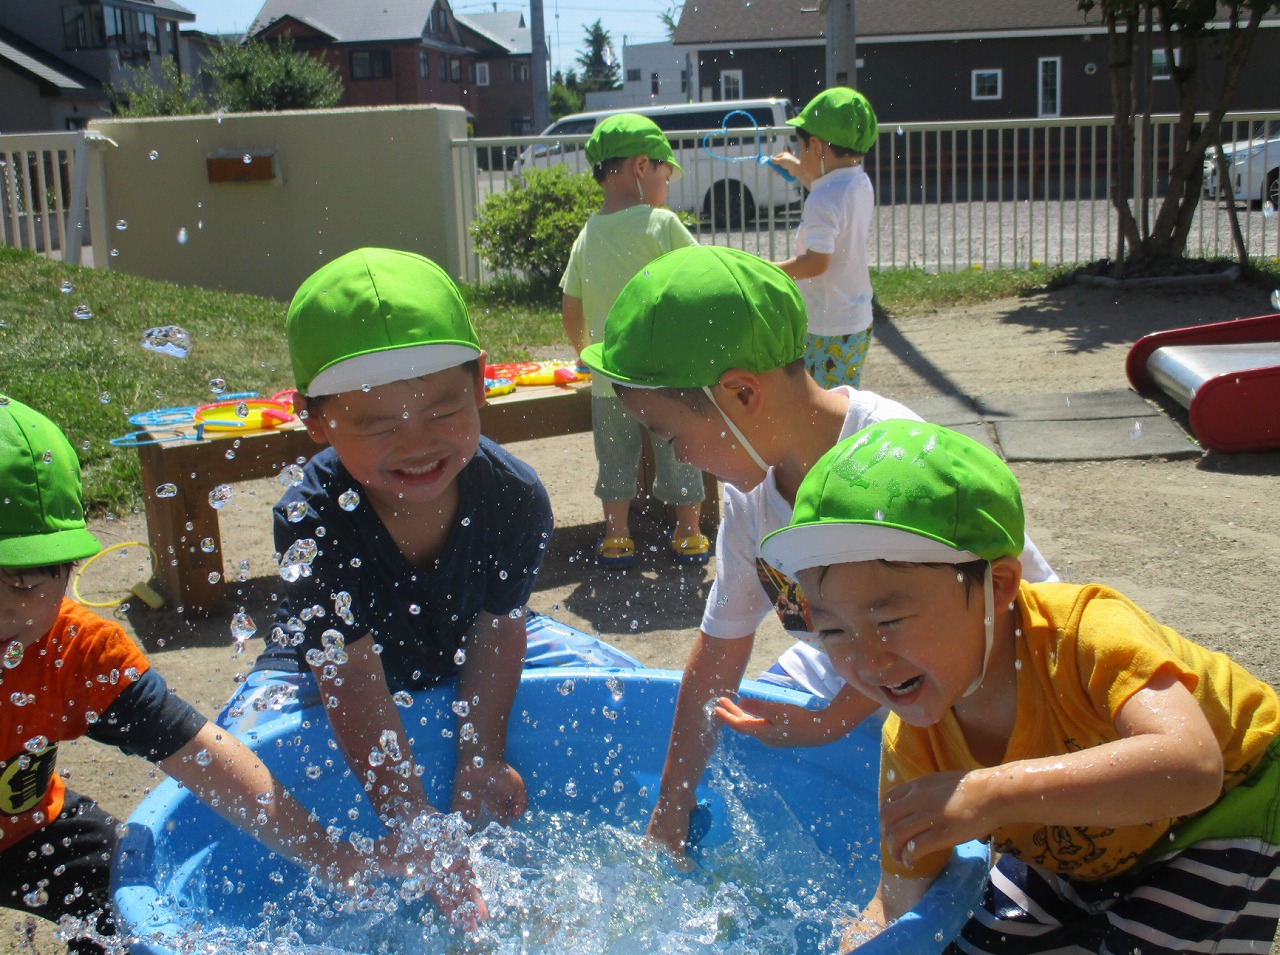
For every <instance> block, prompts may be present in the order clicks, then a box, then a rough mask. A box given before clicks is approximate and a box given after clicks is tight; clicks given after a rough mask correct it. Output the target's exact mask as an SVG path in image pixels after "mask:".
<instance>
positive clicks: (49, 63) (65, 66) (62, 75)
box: [0, 28, 107, 99]
mask: <svg viewBox="0 0 1280 955" xmlns="http://www.w3.org/2000/svg"><path fill="white" fill-rule="evenodd" d="M0 63H2V64H4V65H6V66H8V67H9V68H10V69H12V70H14V71H15V72H17V73H20V74H22V75H23V76H25V77H27V78H28V79H30V80H32V81H34V82H35V83H37V84H38V85H39V86H41V87H43V88H44V89H46V90H49V91H51V92H56V93H58V94H59V95H62V96H79V97H84V98H87V99H106V98H107V94H106V91H105V90H104V89H103V88H102V84H101V83H99V82H98V81H97V80H95V79H94V78H93V77H92V76H89V75H88V74H87V73H84V72H82V71H81V70H78V69H76V68H75V67H74V66H72V65H71V64H70V63H64V62H63V61H62V60H59V59H58V58H57V57H56V56H54V55H53V54H52V53H48V52H46V51H44V50H42V49H40V48H39V47H36V46H33V45H32V44H30V43H28V42H27V41H26V40H24V39H22V38H21V37H20V36H18V35H17V34H15V33H10V32H9V31H8V30H5V29H3V28H0Z"/></svg>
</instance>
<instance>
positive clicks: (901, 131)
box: [898, 126, 906, 136]
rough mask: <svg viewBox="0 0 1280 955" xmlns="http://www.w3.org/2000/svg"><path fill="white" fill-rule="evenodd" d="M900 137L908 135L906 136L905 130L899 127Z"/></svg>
mask: <svg viewBox="0 0 1280 955" xmlns="http://www.w3.org/2000/svg"><path fill="white" fill-rule="evenodd" d="M898 135H899V136H904V135H906V134H905V133H904V132H903V129H902V127H901V126H899V127H898Z"/></svg>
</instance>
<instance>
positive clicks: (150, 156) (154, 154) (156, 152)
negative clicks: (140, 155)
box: [147, 149, 160, 162]
mask: <svg viewBox="0 0 1280 955" xmlns="http://www.w3.org/2000/svg"><path fill="white" fill-rule="evenodd" d="M147 158H148V159H150V160H151V161H152V162H155V161H156V160H157V159H159V158H160V150H158V149H153V150H151V152H149V153H147Z"/></svg>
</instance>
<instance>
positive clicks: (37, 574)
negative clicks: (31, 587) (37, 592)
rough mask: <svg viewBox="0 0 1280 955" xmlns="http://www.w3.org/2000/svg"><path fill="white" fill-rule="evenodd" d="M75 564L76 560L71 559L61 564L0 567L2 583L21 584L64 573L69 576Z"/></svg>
mask: <svg viewBox="0 0 1280 955" xmlns="http://www.w3.org/2000/svg"><path fill="white" fill-rule="evenodd" d="M75 566H76V562H75V561H74V560H69V561H65V562H63V563H60V564H44V565H42V566H40V567H0V583H6V584H9V585H10V586H19V585H21V584H25V583H30V582H32V581H33V580H36V579H39V578H48V579H50V580H52V579H54V578H56V577H60V576H64V575H68V576H69V575H70V574H71V571H72V570H73V569H74V568H75Z"/></svg>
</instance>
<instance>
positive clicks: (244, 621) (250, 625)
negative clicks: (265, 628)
mask: <svg viewBox="0 0 1280 955" xmlns="http://www.w3.org/2000/svg"><path fill="white" fill-rule="evenodd" d="M257 632H258V625H257V624H256V623H254V622H253V618H252V617H250V616H249V615H248V614H247V613H245V612H244V611H243V610H241V611H240V612H239V613H237V614H236V615H235V616H234V617H232V618H231V636H233V637H235V638H236V642H237V643H244V642H245V641H246V640H248V639H249V638H250V637H252V636H253V635H254V634H255V633H257Z"/></svg>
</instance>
